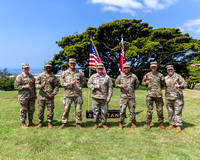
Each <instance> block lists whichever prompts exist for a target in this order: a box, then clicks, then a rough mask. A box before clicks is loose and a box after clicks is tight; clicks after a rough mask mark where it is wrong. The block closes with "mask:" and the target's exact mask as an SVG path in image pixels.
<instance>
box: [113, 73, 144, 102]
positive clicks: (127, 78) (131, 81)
mask: <svg viewBox="0 0 200 160" xmlns="http://www.w3.org/2000/svg"><path fill="white" fill-rule="evenodd" d="M124 83H125V84H126V85H127V88H126V89H124V88H122V87H121V86H122V84H124ZM139 85H140V82H139V80H138V78H137V76H136V75H134V74H132V73H131V74H129V75H126V74H122V75H119V76H118V77H117V79H116V81H115V87H117V88H121V93H120V98H135V90H136V89H138V88H139Z"/></svg>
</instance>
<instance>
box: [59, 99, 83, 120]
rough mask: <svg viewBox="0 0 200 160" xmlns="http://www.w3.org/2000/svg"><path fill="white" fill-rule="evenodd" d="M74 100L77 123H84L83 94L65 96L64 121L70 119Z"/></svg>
mask: <svg viewBox="0 0 200 160" xmlns="http://www.w3.org/2000/svg"><path fill="white" fill-rule="evenodd" d="M73 102H74V104H75V110H76V123H82V104H83V98H82V97H81V96H75V97H64V99H63V104H64V113H63V116H62V123H67V122H68V119H69V111H70V107H71V104H72V103H73Z"/></svg>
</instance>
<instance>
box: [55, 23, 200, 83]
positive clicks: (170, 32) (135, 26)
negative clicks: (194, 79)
mask: <svg viewBox="0 0 200 160" xmlns="http://www.w3.org/2000/svg"><path fill="white" fill-rule="evenodd" d="M122 33H123V35H124V50H125V57H126V61H128V62H130V63H131V70H132V72H134V73H135V74H137V75H138V77H139V79H140V80H141V79H142V76H143V75H144V74H145V72H148V71H149V64H150V61H153V60H156V61H158V64H159V65H160V68H161V72H163V73H164V72H166V71H165V70H164V69H165V66H166V65H167V64H169V63H170V64H174V65H175V68H176V70H179V71H180V72H182V73H184V74H187V68H186V65H187V63H188V59H190V58H191V57H192V56H191V55H194V54H195V53H196V51H198V50H199V49H200V47H199V46H200V44H199V41H198V40H196V39H193V38H192V37H190V36H189V35H188V34H182V33H181V32H180V30H179V29H174V28H160V29H154V30H153V29H152V27H149V25H148V23H142V20H136V19H133V20H127V19H122V20H116V21H113V22H110V23H105V24H102V25H100V26H99V27H98V28H93V27H89V28H88V29H87V30H86V31H85V32H83V33H82V34H76V35H71V36H67V37H63V38H62V40H61V41H59V42H56V43H57V44H58V46H59V47H61V48H62V50H61V51H60V52H59V53H58V54H55V55H54V58H53V60H52V61H51V62H52V64H53V71H54V73H55V72H57V71H59V70H60V69H62V70H65V69H66V68H67V61H68V59H69V58H70V57H74V58H76V59H77V63H78V65H79V66H80V67H81V68H82V69H83V70H84V71H85V73H86V75H88V65H89V64H88V63H89V45H90V41H89V37H90V35H91V34H92V35H93V41H94V43H95V45H96V48H97V50H98V53H99V55H100V57H101V60H102V61H103V63H104V65H105V68H106V69H107V73H108V74H109V75H110V76H111V77H113V78H116V77H117V76H118V75H119V71H118V70H119V69H118V64H119V57H120V41H121V34H122ZM188 53H190V54H188Z"/></svg>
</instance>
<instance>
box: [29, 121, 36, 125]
mask: <svg viewBox="0 0 200 160" xmlns="http://www.w3.org/2000/svg"><path fill="white" fill-rule="evenodd" d="M30 126H36V125H35V124H34V123H33V121H32V120H29V121H28V127H30Z"/></svg>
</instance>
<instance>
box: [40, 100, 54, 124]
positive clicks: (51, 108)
mask: <svg viewBox="0 0 200 160" xmlns="http://www.w3.org/2000/svg"><path fill="white" fill-rule="evenodd" d="M45 105H46V106H47V121H48V122H50V123H51V122H52V121H53V115H54V99H49V100H38V121H39V122H40V123H42V122H43V121H44V110H45Z"/></svg>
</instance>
